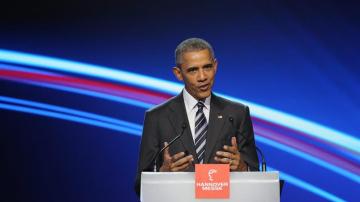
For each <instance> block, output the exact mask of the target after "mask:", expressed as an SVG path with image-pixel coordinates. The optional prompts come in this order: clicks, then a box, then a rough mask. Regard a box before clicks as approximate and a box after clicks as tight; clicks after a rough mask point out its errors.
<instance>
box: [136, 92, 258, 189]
mask: <svg viewBox="0 0 360 202" xmlns="http://www.w3.org/2000/svg"><path fill="white" fill-rule="evenodd" d="M230 117H231V118H230ZM184 123H185V124H186V126H187V127H186V128H185V130H184V134H183V135H182V136H181V138H180V139H179V140H177V141H176V142H174V144H172V145H171V146H170V154H171V155H174V154H176V153H178V152H184V151H188V152H189V153H190V154H192V155H193V156H194V163H195V164H196V163H198V160H197V159H196V151H195V145H194V141H193V138H192V135H191V131H190V127H189V121H188V118H187V115H186V109H185V104H184V99H183V94H182V93H180V94H179V95H178V96H176V97H173V98H171V99H170V100H168V101H167V102H165V103H163V104H161V105H159V106H156V107H154V108H152V109H150V110H148V111H147V112H146V114H145V120H144V128H143V134H142V138H141V144H140V154H139V161H138V170H137V175H136V181H135V191H136V193H137V194H138V195H139V194H140V180H141V172H142V171H152V168H153V166H152V165H150V164H151V161H152V159H153V158H154V156H155V155H156V153H157V152H158V151H159V150H160V149H161V148H162V147H163V145H164V142H170V141H171V140H172V139H174V138H175V137H176V136H177V135H178V134H180V133H181V131H182V125H183V124H184ZM208 127H209V128H208V132H207V137H206V145H205V158H204V163H215V160H214V157H215V152H216V151H218V150H222V146H223V145H224V144H227V145H231V137H232V136H235V135H236V136H237V143H238V144H239V145H238V146H239V150H240V153H241V157H242V159H243V160H244V161H245V162H246V163H247V164H248V166H249V168H250V170H258V167H259V163H258V157H257V153H256V148H255V140H254V132H253V127H252V122H251V119H250V114H249V108H248V107H247V106H245V105H243V104H240V103H235V102H232V101H230V100H227V99H224V98H221V97H218V96H216V95H214V94H212V95H211V101H210V116H209V126H208ZM237 131H238V132H237ZM162 162H163V156H162V155H160V156H159V159H158V161H157V164H158V165H157V168H160V166H161V165H162ZM194 169H195V168H194V166H193V165H192V166H190V167H189V168H188V171H194Z"/></svg>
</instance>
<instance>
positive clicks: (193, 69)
mask: <svg viewBox="0 0 360 202" xmlns="http://www.w3.org/2000/svg"><path fill="white" fill-rule="evenodd" d="M195 71H196V69H195V68H190V69H189V70H188V72H190V73H191V72H195Z"/></svg>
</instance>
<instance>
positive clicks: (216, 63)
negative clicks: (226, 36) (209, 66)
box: [214, 58, 218, 73]
mask: <svg viewBox="0 0 360 202" xmlns="http://www.w3.org/2000/svg"><path fill="white" fill-rule="evenodd" d="M217 66H218V61H217V60H216V58H214V70H215V73H216V71H217Z"/></svg>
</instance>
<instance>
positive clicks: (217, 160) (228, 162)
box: [214, 156, 231, 164]
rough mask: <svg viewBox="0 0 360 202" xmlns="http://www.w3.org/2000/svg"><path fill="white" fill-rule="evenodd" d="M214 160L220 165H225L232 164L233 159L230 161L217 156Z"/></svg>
mask: <svg viewBox="0 0 360 202" xmlns="http://www.w3.org/2000/svg"><path fill="white" fill-rule="evenodd" d="M214 160H215V161H216V162H218V163H224V164H230V163H231V159H229V158H219V157H217V156H215V158H214Z"/></svg>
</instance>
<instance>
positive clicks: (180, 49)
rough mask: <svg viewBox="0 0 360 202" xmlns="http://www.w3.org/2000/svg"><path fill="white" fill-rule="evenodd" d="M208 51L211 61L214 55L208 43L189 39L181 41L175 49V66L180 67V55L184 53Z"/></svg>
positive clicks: (202, 40)
mask: <svg viewBox="0 0 360 202" xmlns="http://www.w3.org/2000/svg"><path fill="white" fill-rule="evenodd" d="M205 49H207V50H209V52H210V55H211V57H212V59H215V54H214V50H213V48H212V46H211V45H210V44H209V42H207V41H205V40H204V39H200V38H189V39H186V40H184V41H182V42H181V43H180V44H179V45H178V46H177V47H176V49H175V64H176V66H177V67H179V68H180V67H181V63H182V61H181V60H182V55H183V54H184V53H186V52H191V51H200V50H205Z"/></svg>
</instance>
